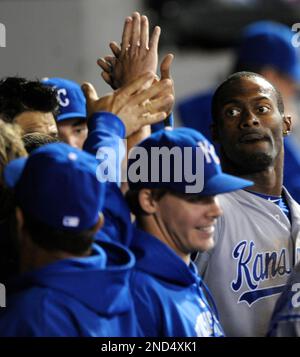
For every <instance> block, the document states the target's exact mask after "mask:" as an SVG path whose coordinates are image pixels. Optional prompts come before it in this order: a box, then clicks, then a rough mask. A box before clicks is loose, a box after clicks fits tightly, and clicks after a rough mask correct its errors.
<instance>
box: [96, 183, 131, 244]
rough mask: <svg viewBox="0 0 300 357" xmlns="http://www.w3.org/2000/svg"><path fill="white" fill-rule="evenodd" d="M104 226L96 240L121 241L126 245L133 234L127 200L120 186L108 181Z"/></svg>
mask: <svg viewBox="0 0 300 357" xmlns="http://www.w3.org/2000/svg"><path fill="white" fill-rule="evenodd" d="M102 212H103V214H104V226H103V227H102V228H101V230H100V231H98V232H97V234H96V237H95V238H96V241H97V242H98V241H112V240H113V242H120V243H122V244H124V245H125V246H126V247H127V246H128V245H129V243H130V240H131V235H132V224H131V217H130V211H129V208H128V205H127V202H126V200H125V198H124V196H123V194H122V193H121V191H120V189H119V187H118V186H117V185H116V184H114V183H110V182H108V183H107V186H106V196H105V202H104V208H103V211H102Z"/></svg>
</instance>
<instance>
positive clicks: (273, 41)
mask: <svg viewBox="0 0 300 357" xmlns="http://www.w3.org/2000/svg"><path fill="white" fill-rule="evenodd" d="M293 35H295V33H294V32H293V31H292V30H291V29H290V28H289V27H288V26H286V25H283V24H280V23H276V22H273V21H258V22H254V23H252V24H250V25H248V26H247V27H245V29H244V30H243V33H242V36H241V38H240V45H239V47H238V50H237V58H238V61H239V62H240V63H245V64H252V65H258V66H263V65H266V66H271V67H274V68H275V69H277V70H278V71H279V72H282V73H284V74H287V75H289V76H290V77H291V78H293V79H294V80H295V81H299V80H300V68H299V67H300V66H299V49H298V48H296V47H294V46H293V44H292V37H293Z"/></svg>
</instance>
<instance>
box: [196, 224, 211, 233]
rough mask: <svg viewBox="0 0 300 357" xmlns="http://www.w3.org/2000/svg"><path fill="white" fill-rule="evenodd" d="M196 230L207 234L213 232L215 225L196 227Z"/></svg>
mask: <svg viewBox="0 0 300 357" xmlns="http://www.w3.org/2000/svg"><path fill="white" fill-rule="evenodd" d="M196 229H197V231H200V232H204V233H207V234H213V233H214V231H215V226H201V227H196Z"/></svg>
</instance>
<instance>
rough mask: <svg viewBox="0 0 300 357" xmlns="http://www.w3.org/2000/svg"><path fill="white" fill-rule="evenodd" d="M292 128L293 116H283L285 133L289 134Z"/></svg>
mask: <svg viewBox="0 0 300 357" xmlns="http://www.w3.org/2000/svg"><path fill="white" fill-rule="evenodd" d="M291 130H292V117H291V116H290V115H284V116H283V135H288V134H289V133H290V132H291Z"/></svg>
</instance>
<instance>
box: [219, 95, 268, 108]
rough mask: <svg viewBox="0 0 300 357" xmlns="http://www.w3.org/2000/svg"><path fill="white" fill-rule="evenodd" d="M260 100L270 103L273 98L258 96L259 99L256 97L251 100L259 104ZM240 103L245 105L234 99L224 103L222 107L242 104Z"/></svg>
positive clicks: (241, 101)
mask: <svg viewBox="0 0 300 357" xmlns="http://www.w3.org/2000/svg"><path fill="white" fill-rule="evenodd" d="M260 100H268V101H270V100H272V98H271V97H267V96H264V95H260V96H257V97H254V98H252V99H251V101H253V102H258V101H260ZM240 103H243V100H241V99H235V98H233V99H228V100H226V101H225V102H223V103H222V105H223V106H226V105H228V104H240Z"/></svg>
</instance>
